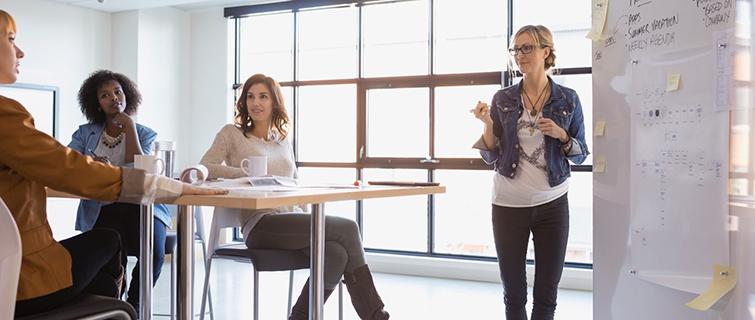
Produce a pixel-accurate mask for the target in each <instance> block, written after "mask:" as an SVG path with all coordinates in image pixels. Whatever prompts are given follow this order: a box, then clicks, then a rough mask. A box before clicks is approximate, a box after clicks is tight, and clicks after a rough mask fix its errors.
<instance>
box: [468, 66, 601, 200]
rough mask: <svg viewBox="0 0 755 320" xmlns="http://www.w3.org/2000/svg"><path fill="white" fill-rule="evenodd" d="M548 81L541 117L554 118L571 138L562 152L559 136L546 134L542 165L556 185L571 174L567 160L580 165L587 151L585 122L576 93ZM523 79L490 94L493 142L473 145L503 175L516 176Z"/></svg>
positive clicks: (551, 184)
mask: <svg viewBox="0 0 755 320" xmlns="http://www.w3.org/2000/svg"><path fill="white" fill-rule="evenodd" d="M548 80H549V81H550V83H551V94H550V98H548V100H547V101H546V102H545V104H544V105H543V110H542V113H543V117H544V118H548V119H551V120H553V122H555V123H556V125H558V126H559V127H561V128H563V129H564V130H566V132H567V133H568V134H569V136H570V137H571V139H572V148H571V151H570V152H569V154H568V155H567V154H565V153H564V149H563V145H562V144H561V142H560V141H558V139H556V138H553V137H550V136H545V164H546V169H547V171H548V184H549V185H550V186H551V187H555V186H557V185H559V184H561V183H563V182H564V181H566V179H567V178H569V177H570V176H571V166H570V165H569V162H568V161H567V159H568V160H571V161H572V162H573V163H575V164H581V163H582V162H584V161H585V159H586V158H587V155H589V154H590V152H589V151H588V150H587V143H586V142H585V124H584V115H583V114H582V104H581V103H580V102H579V97H578V96H577V93H576V92H575V91H574V90H572V89H569V88H567V87H564V86H561V85H559V84H557V83H555V82H554V81H553V79H551V77H548ZM521 86H522V82H521V81H520V82H519V83H518V84H516V85H513V86H510V87H507V88H503V89H501V90H498V92H496V94H495V95H494V96H493V101H492V102H491V104H490V105H491V107H490V117H491V118H492V119H493V136H494V137H495V142H494V144H493V146H492V147H490V148H489V149H488V148H486V147H485V143H484V142H482V138H481V139H480V140H479V141H478V142H477V143H475V145H474V148H477V149H480V155H481V156H482V159H483V160H484V161H485V163H487V164H495V171H496V172H498V173H499V174H501V175H503V176H504V177H507V178H510V179H513V178H514V177H516V173H517V167H518V166H519V137H518V136H517V121H518V120H519V117H520V116H521V115H522V112H524V111H525V110H524V106H523V105H522V95H521Z"/></svg>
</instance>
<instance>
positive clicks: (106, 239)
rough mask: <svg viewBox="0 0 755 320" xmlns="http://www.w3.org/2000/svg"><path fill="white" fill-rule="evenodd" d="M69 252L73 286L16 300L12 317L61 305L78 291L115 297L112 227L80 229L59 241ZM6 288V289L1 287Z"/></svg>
mask: <svg viewBox="0 0 755 320" xmlns="http://www.w3.org/2000/svg"><path fill="white" fill-rule="evenodd" d="M60 244H62V245H63V247H65V248H66V250H68V253H70V254H71V263H72V264H71V275H72V277H73V285H72V286H70V287H68V288H65V289H61V290H58V291H55V292H53V293H50V294H48V295H44V296H40V297H36V298H32V299H27V300H21V301H16V311H15V312H16V317H19V316H24V315H29V314H33V313H41V312H45V311H47V310H50V309H53V308H56V307H58V306H60V305H63V304H65V303H67V302H69V301H71V300H73V298H75V297H76V296H77V295H78V294H80V293H88V294H95V295H101V296H108V297H118V294H119V292H118V284H116V283H115V281H116V279H117V278H118V276H119V275H120V273H121V264H120V253H121V240H120V238H119V237H118V233H116V232H115V231H113V230H107V229H100V230H92V231H89V232H84V233H82V234H79V235H77V236H74V237H71V238H68V239H65V240H63V241H60ZM5 290H7V289H5Z"/></svg>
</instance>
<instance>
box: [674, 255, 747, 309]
mask: <svg viewBox="0 0 755 320" xmlns="http://www.w3.org/2000/svg"><path fill="white" fill-rule="evenodd" d="M737 277H738V274H737V268H735V267H730V266H724V265H720V264H714V265H713V282H712V283H711V284H710V287H708V290H705V292H703V293H702V294H700V295H699V296H697V298H695V300H692V301H690V302H687V303H685V305H686V306H688V307H690V308H692V309H697V310H700V311H705V310H708V308H710V307H711V306H713V304H714V303H716V301H718V299H721V298H722V297H723V296H724V295H725V294H726V293H727V292H729V291H731V289H733V288H734V286H736V285H737Z"/></svg>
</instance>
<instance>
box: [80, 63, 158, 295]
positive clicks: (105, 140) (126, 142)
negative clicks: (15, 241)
mask: <svg viewBox="0 0 755 320" xmlns="http://www.w3.org/2000/svg"><path fill="white" fill-rule="evenodd" d="M141 101H142V96H141V94H140V93H139V89H138V88H137V86H136V84H135V83H134V82H133V81H131V79H129V78H128V77H126V76H125V75H123V74H120V73H116V72H112V71H108V70H98V71H95V72H94V73H92V74H91V75H90V76H89V78H87V79H86V80H84V83H83V84H82V85H81V89H79V107H80V108H81V112H82V113H83V114H84V116H85V117H86V118H87V120H89V123H87V124H84V125H81V126H79V129H78V130H76V132H74V133H73V136H72V138H71V143H70V144H68V147H69V148H71V149H74V150H76V151H78V152H80V153H81V154H84V155H91V156H92V157H94V160H95V161H100V162H104V163H109V164H111V165H113V166H119V167H123V166H126V167H133V166H134V156H135V155H142V154H151V153H152V142H153V141H154V140H155V138H156V137H157V133H155V131H153V130H152V129H150V128H148V127H145V126H143V125H141V124H138V123H136V122H135V121H134V120H133V119H132V118H131V116H133V115H134V114H136V111H137V110H138V108H139V104H140V103H141ZM154 208H155V209H154V216H155V218H154V219H155V222H154V262H153V263H154V264H153V276H154V281H157V278H158V277H159V276H160V270H162V266H163V261H164V258H165V231H166V226H167V227H170V226H171V219H170V212H169V211H168V208H167V207H165V205H163V204H155V207H154ZM139 217H140V211H139V205H136V204H131V203H120V202H101V201H94V200H81V203H79V209H78V212H77V214H76V229H77V230H81V231H88V230H91V229H102V228H107V229H113V230H115V231H117V232H118V234H120V236H121V245H122V248H123V250H122V251H121V265H122V266H123V267H124V268H125V267H126V262H127V256H129V255H131V256H137V257H138V255H139V243H140V242H139V231H140V229H139V226H140V224H139V220H140V219H139ZM127 301H128V302H129V303H130V304H131V305H133V306H134V308H135V309H136V310H139V306H138V304H139V262H137V263H136V267H135V268H134V270H133V273H132V277H131V283H130V285H129V289H128V299H127Z"/></svg>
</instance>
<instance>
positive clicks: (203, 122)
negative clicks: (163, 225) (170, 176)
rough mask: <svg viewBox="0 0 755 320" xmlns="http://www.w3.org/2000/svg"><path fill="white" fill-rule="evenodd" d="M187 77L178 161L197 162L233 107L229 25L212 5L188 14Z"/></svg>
mask: <svg viewBox="0 0 755 320" xmlns="http://www.w3.org/2000/svg"><path fill="white" fill-rule="evenodd" d="M191 30H192V32H191V41H190V42H191V49H190V52H191V58H190V61H189V66H190V69H191V80H190V81H189V88H190V90H189V95H188V96H189V99H190V101H189V110H190V112H189V113H188V114H187V116H188V119H186V122H184V124H186V125H184V126H183V127H182V128H181V137H183V138H182V139H181V141H180V143H179V148H180V149H179V150H180V151H179V153H181V154H183V156H182V158H181V159H180V160H179V164H181V163H182V164H183V165H189V164H197V163H199V160H200V159H201V158H202V155H204V153H205V151H207V149H209V147H210V145H211V144H212V141H213V140H214V139H215V134H216V133H217V132H218V131H220V128H222V127H223V125H225V124H228V123H231V117H230V115H231V114H232V112H231V110H232V109H233V92H232V90H231V86H232V85H233V51H232V50H229V46H230V44H232V43H233V29H232V24H230V23H229V21H228V19H226V18H224V17H223V9H222V8H216V9H211V10H206V11H200V12H192V13H191Z"/></svg>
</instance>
